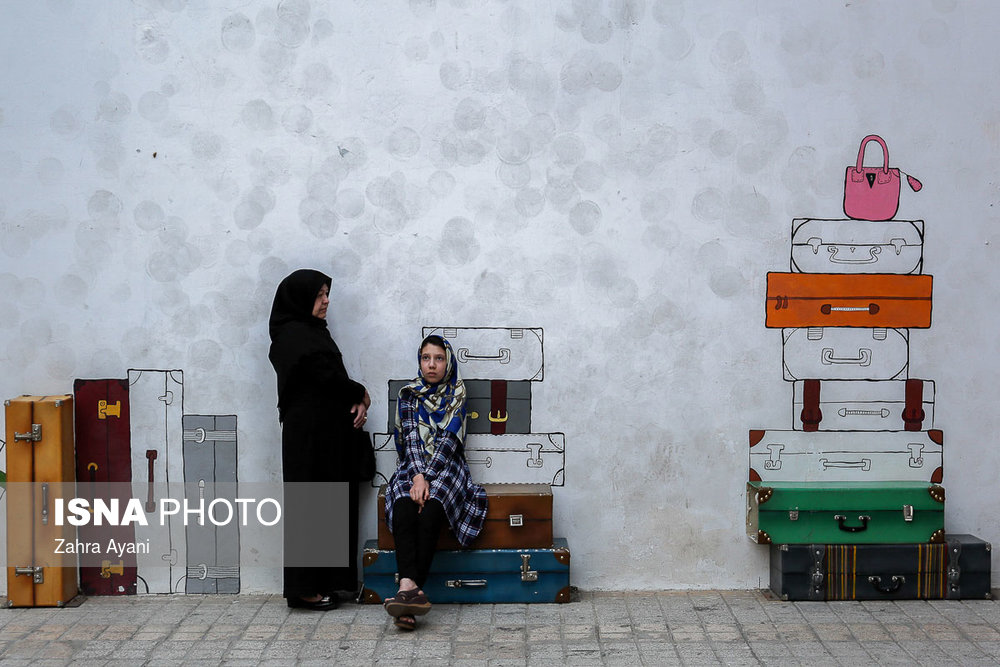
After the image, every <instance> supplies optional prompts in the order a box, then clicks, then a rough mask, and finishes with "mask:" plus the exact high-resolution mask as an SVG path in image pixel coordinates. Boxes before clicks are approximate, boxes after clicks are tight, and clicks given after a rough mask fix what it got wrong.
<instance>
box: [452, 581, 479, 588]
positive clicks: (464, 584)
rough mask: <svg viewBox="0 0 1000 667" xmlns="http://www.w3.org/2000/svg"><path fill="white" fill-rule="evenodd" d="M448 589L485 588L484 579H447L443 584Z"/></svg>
mask: <svg viewBox="0 0 1000 667" xmlns="http://www.w3.org/2000/svg"><path fill="white" fill-rule="evenodd" d="M444 585H445V586H447V587H448V588H486V580H485V579H449V580H448V581H446V582H444Z"/></svg>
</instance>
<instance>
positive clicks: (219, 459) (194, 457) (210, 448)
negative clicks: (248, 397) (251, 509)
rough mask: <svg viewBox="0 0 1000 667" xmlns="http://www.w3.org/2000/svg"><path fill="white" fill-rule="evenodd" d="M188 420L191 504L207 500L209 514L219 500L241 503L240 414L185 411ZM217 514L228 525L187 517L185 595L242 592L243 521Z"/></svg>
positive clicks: (230, 504) (187, 482)
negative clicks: (238, 497)
mask: <svg viewBox="0 0 1000 667" xmlns="http://www.w3.org/2000/svg"><path fill="white" fill-rule="evenodd" d="M183 423H184V481H185V484H184V486H185V489H186V491H187V496H188V503H189V504H194V503H195V502H197V501H198V500H199V499H202V500H204V506H205V508H206V512H207V511H208V509H209V508H210V507H211V504H212V502H213V501H215V500H225V501H227V503H228V507H236V506H237V505H236V495H237V494H236V488H237V486H236V485H237V477H236V459H237V455H236V452H237V447H236V444H237V441H236V415H184V422H183ZM195 494H197V496H195ZM219 506H220V507H224V506H223V505H221V504H220V505H219ZM215 516H216V517H217V521H218V522H219V523H223V525H221V526H217V525H215V522H213V521H211V520H210V519H209V518H206V520H205V521H204V522H203V523H201V522H199V521H196V520H192V521H188V525H187V527H186V529H185V532H186V534H185V537H186V540H185V543H186V544H187V557H186V563H187V576H186V577H185V579H184V592H185V593H239V592H240V529H239V524H240V522H239V520H237V519H235V518H232V519H230V520H228V521H227V520H226V518H227V515H226V510H218V511H217V512H216V513H215Z"/></svg>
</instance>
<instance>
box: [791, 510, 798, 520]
mask: <svg viewBox="0 0 1000 667" xmlns="http://www.w3.org/2000/svg"><path fill="white" fill-rule="evenodd" d="M788 520H789V521H798V520H799V511H798V510H788Z"/></svg>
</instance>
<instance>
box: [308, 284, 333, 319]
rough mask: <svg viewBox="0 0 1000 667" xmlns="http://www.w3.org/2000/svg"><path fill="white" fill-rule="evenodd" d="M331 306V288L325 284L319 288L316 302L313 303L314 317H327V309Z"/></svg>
mask: <svg viewBox="0 0 1000 667" xmlns="http://www.w3.org/2000/svg"><path fill="white" fill-rule="evenodd" d="M329 306H330V288H329V287H327V286H326V285H323V286H322V287H320V288H319V294H317V295H316V303H314V304H313V312H312V315H313V317H318V318H319V319H321V320H325V319H326V309H327V308H328V307H329Z"/></svg>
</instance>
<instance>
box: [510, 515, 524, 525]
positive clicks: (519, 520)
mask: <svg viewBox="0 0 1000 667" xmlns="http://www.w3.org/2000/svg"><path fill="white" fill-rule="evenodd" d="M510 525H511V527H512V528H519V527H521V526H523V525H524V515H523V514H511V515H510Z"/></svg>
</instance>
